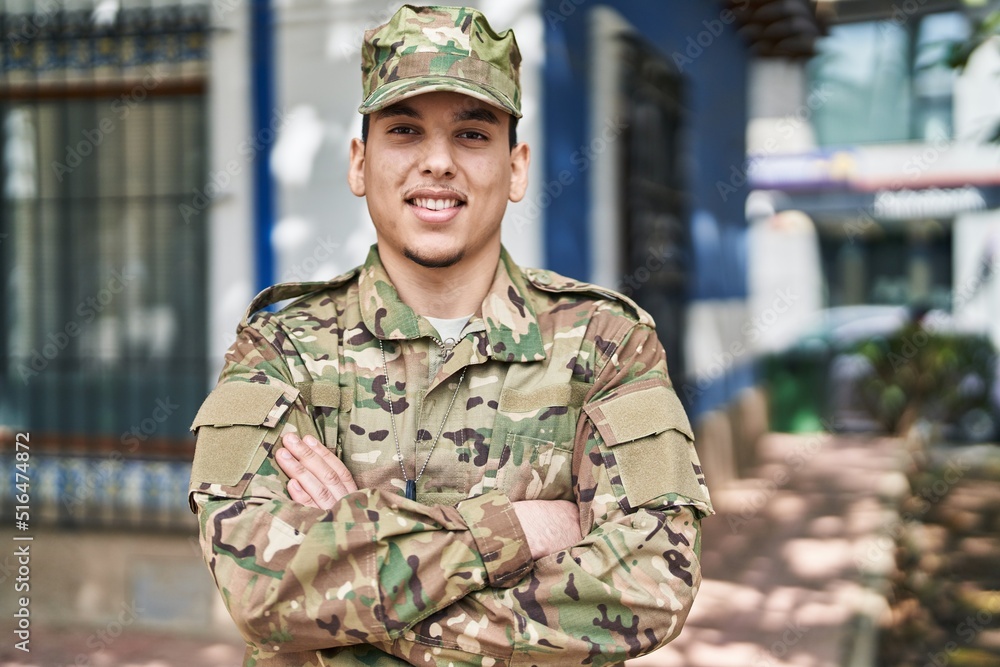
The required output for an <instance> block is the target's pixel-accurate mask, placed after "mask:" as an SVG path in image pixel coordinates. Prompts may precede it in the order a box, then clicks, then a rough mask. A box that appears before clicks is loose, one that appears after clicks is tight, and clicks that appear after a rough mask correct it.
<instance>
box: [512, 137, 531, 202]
mask: <svg viewBox="0 0 1000 667" xmlns="http://www.w3.org/2000/svg"><path fill="white" fill-rule="evenodd" d="M530 164H531V149H530V148H528V144H526V143H524V142H523V141H522V142H521V143H519V144H516V145H515V146H514V148H512V149H511V151H510V200H511V201H512V202H519V201H521V200H522V199H524V193H525V192H527V190H528V166H529V165H530Z"/></svg>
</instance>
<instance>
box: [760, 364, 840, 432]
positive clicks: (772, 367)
mask: <svg viewBox="0 0 1000 667" xmlns="http://www.w3.org/2000/svg"><path fill="white" fill-rule="evenodd" d="M763 366H764V383H765V386H766V388H767V392H768V399H769V400H768V415H769V417H770V422H771V430H772V431H776V432H779V433H815V432H817V431H823V430H826V424H828V423H829V421H828V417H827V407H828V405H829V396H828V385H829V381H828V378H829V372H830V353H829V351H828V350H826V349H816V348H810V347H795V348H792V349H790V350H787V351H785V352H782V353H780V354H771V355H768V356H767V357H765V358H764V359H763Z"/></svg>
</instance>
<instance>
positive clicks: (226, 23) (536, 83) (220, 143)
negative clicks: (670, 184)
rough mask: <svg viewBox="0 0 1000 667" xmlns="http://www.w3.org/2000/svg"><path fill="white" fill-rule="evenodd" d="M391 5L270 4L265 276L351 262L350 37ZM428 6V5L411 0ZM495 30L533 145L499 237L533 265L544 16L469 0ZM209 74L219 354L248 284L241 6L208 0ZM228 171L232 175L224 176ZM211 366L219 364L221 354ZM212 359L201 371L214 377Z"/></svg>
mask: <svg viewBox="0 0 1000 667" xmlns="http://www.w3.org/2000/svg"><path fill="white" fill-rule="evenodd" d="M401 4H402V3H401V2H376V3H373V2H363V1H362V0H341V1H339V2H336V3H331V2H325V1H322V0H285V1H284V2H279V3H276V9H275V21H276V33H275V59H276V63H275V73H276V78H277V81H276V87H275V88H276V92H275V98H276V100H275V108H274V109H273V112H272V115H271V122H272V126H273V127H274V128H276V129H277V139H276V141H275V143H274V149H273V154H272V161H271V167H272V173H273V174H274V177H275V179H276V183H277V187H276V197H277V211H278V213H277V220H276V225H275V230H274V234H273V236H272V242H273V244H274V250H275V281H276V282H283V281H297V280H327V279H329V278H332V277H334V276H336V275H337V274H339V273H341V272H343V271H346V270H348V269H350V268H352V267H354V266H355V265H357V264H359V263H361V262H362V261H363V260H364V258H365V255H366V253H367V251H368V247H369V246H370V245H371V244H372V243H374V242H375V232H374V229H373V228H372V224H371V219H370V218H369V216H368V210H367V208H366V206H365V202H364V200H363V199H358V198H356V197H354V196H353V195H352V194H351V192H350V190H349V189H348V187H347V181H346V179H347V164H348V162H347V159H348V150H349V146H350V140H351V138H352V137H359V136H361V116H360V114H358V112H357V108H358V105H359V104H360V103H361V55H360V48H361V40H362V36H363V34H364V31H365V30H366V29H369V28H373V27H375V26H377V25H380V24H381V23H384V22H385V21H387V20H388V19H389V18H390V17H391V16H392V13H393V12H394V11H395V10H396V8H397V7H399V6H400V5H401ZM417 4H429V3H417ZM469 4H470V5H471V6H474V7H477V8H479V9H481V10H482V11H483V12H484V13H485V14H486V16H487V17H488V19H489V20H490V24H491V25H492V26H493V27H494V28H495V29H497V30H501V31H502V30H504V29H506V28H508V27H512V28H513V29H514V32H515V35H516V37H517V41H518V45H519V46H520V48H521V53H522V57H523V62H522V65H521V87H522V103H521V105H522V112H523V114H524V118H523V119H522V120H521V121H520V124H519V126H518V137H519V139H520V140H521V141H526V142H528V143H529V145H531V147H532V167H531V171H530V175H529V177H530V179H531V185H530V186H529V188H528V193H527V195H526V197H525V200H524V201H523V202H521V203H520V204H512V205H510V206H509V207H508V210H507V216H506V218H505V224H504V231H503V240H504V243H505V244H506V246H507V248H508V250H510V252H511V254H512V255H513V256H514V258H515V259H516V260H517V261H518V262H520V263H522V264H524V265H527V266H540V265H541V264H542V262H543V257H544V253H543V248H542V217H543V215H544V213H543V209H542V208H540V207H538V206H537V202H538V201H539V195H540V192H541V189H540V187H539V183H540V181H541V172H542V157H543V155H542V150H541V148H542V147H541V134H540V128H541V99H540V87H541V75H542V65H543V63H544V56H545V49H544V44H543V33H544V24H543V22H542V16H541V12H540V8H539V3H538V0H508V1H506V2H505V1H502V0H480V1H478V2H470V3H469ZM213 21H214V23H215V24H216V26H217V28H218V29H217V30H215V31H213V33H212V55H211V73H210V98H209V105H210V112H209V115H210V124H211V129H210V136H211V160H210V162H211V164H210V168H209V174H210V180H211V177H212V175H215V174H219V173H220V172H227V175H228V177H229V183H228V185H227V186H226V187H224V188H223V189H222V193H221V194H220V195H218V196H217V197H216V198H215V199H214V200H213V201H212V203H211V206H210V209H209V210H210V216H211V225H210V230H211V231H210V244H211V249H210V251H209V263H210V277H209V299H210V304H209V309H210V321H211V330H210V332H209V358H210V359H216V360H221V358H222V355H223V353H224V352H225V350H226V348H227V347H228V346H229V344H230V343H231V342H232V340H233V338H234V334H235V328H236V325H237V323H238V322H239V320H240V318H241V317H242V315H243V311H244V309H245V308H246V306H247V305H248V303H249V301H250V299H251V298H252V297H253V295H254V292H255V288H254V284H255V280H256V278H255V276H256V274H255V262H254V230H253V208H252V201H253V199H252V197H253V190H252V178H251V172H250V167H251V165H250V161H249V158H248V156H247V152H248V151H247V146H248V145H250V144H252V143H253V142H254V141H255V140H257V141H260V140H266V139H268V138H269V137H267V136H266V135H265V136H261V137H255V136H254V133H253V131H252V128H251V116H250V114H251V111H250V110H251V106H250V103H251V97H250V95H251V90H250V77H249V70H250V65H249V53H250V52H249V48H250V46H249V42H248V35H249V3H247V2H239V1H238V0H218V2H216V3H215V4H214V5H213ZM227 166H229V167H236V168H237V169H238V171H239V173H238V174H235V175H234V174H233V173H232V172H233V171H234V169H232V168H230V169H227ZM220 363H221V362H220ZM218 371H219V364H213V365H212V366H211V368H210V370H209V376H210V377H209V378H208V382H209V386H211V385H214V383H215V379H216V377H217V374H218Z"/></svg>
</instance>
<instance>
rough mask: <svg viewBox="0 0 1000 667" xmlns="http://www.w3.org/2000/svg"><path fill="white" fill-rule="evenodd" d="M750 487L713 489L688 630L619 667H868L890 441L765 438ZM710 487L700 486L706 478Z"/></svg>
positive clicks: (898, 462)
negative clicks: (705, 483)
mask: <svg viewBox="0 0 1000 667" xmlns="http://www.w3.org/2000/svg"><path fill="white" fill-rule="evenodd" d="M758 454H759V460H760V462H761V463H760V465H759V467H758V469H757V470H756V471H755V475H754V478H753V479H744V480H740V481H738V482H737V483H735V484H733V485H731V487H730V488H728V489H725V490H722V489H713V491H712V497H713V500H714V501H715V505H716V509H717V510H718V515H717V516H715V517H713V518H711V519H709V520H707V521H705V522H704V524H703V525H704V539H703V544H704V551H703V554H702V558H703V567H702V571H703V575H704V582H703V584H702V587H701V591H700V593H699V595H698V598H697V600H696V601H695V605H694V608H693V610H692V612H691V615H690V617H689V618H688V621H687V625H686V626H685V628H684V630H683V631H682V633H681V636H680V637H678V639H677V640H675V641H674V642H673V643H671V644H670V645H668V646H667V647H665V648H664V649H662V650H660V651H658V652H657V653H654V654H652V655H649V656H646V657H644V658H639V659H636V660H633V661H630V662H629V666H630V667H653V666H655V667H786V666H792V665H794V666H796V667H842V666H850V667H872V665H874V662H873V659H874V651H875V648H876V647H875V646H874V636H873V635H872V634H871V633H870V632H869V630H870V628H871V627H872V626H873V624H874V622H875V621H877V620H878V617H879V616H881V615H882V614H883V613H884V611H885V607H886V603H885V601H884V599H883V598H882V596H881V595H880V594H878V593H876V592H875V591H873V590H872V586H873V585H877V584H878V582H879V580H880V576H879V573H880V572H883V573H884V572H887V571H888V569H889V568H891V567H892V564H893V552H892V550H891V548H886V544H887V543H886V540H885V539H880V538H884V537H885V535H886V534H887V533H888V532H889V529H890V527H891V526H892V525H893V521H894V517H895V509H894V506H895V504H896V502H897V501H898V499H899V498H900V497H901V496H902V495H903V494H904V493H905V491H906V489H907V486H906V479H905V477H904V476H903V475H902V473H901V472H900V471H901V470H902V469H903V468H902V466H903V465H904V463H905V462H907V461H908V460H909V459H908V457H907V456H906V454H905V452H904V450H903V447H902V443H901V441H899V440H895V439H890V438H869V437H843V436H831V435H826V434H818V435H807V436H799V435H785V434H769V435H767V436H765V437H764V438H763V439H762V441H761V443H760V446H759V452H758ZM709 485H711V479H710V480H709Z"/></svg>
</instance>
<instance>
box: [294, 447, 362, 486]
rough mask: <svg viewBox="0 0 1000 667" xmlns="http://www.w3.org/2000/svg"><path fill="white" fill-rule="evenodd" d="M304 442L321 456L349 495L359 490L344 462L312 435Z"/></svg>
mask: <svg viewBox="0 0 1000 667" xmlns="http://www.w3.org/2000/svg"><path fill="white" fill-rule="evenodd" d="M302 441H303V442H304V443H305V444H307V445H308V446H309V447H310V448H312V450H313V451H315V452H316V453H317V454H319V456H320V458H321V459H323V461H324V463H326V464H327V465H328V466H330V468H331V469H332V470H333V472H334V473H335V474H336V475H337V477H338V478H339V479H340V481H341V482H343V484H344V488H345V489H346V490H347V493H352V492H354V491H357V490H358V485H357V483H356V482H355V481H354V476H353V475H351V471H350V470H348V469H347V466H345V465H344V462H343V461H341V460H340V459H338V458H337V455H336V454H334V453H333V452H331V451H330V450H329V449H327V448H326V447H325V446H323V443H321V442H320V441H319V440H317V439H316V438H314V437H313V436H311V435H307V436H306V437H305V438H303V439H302Z"/></svg>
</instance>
